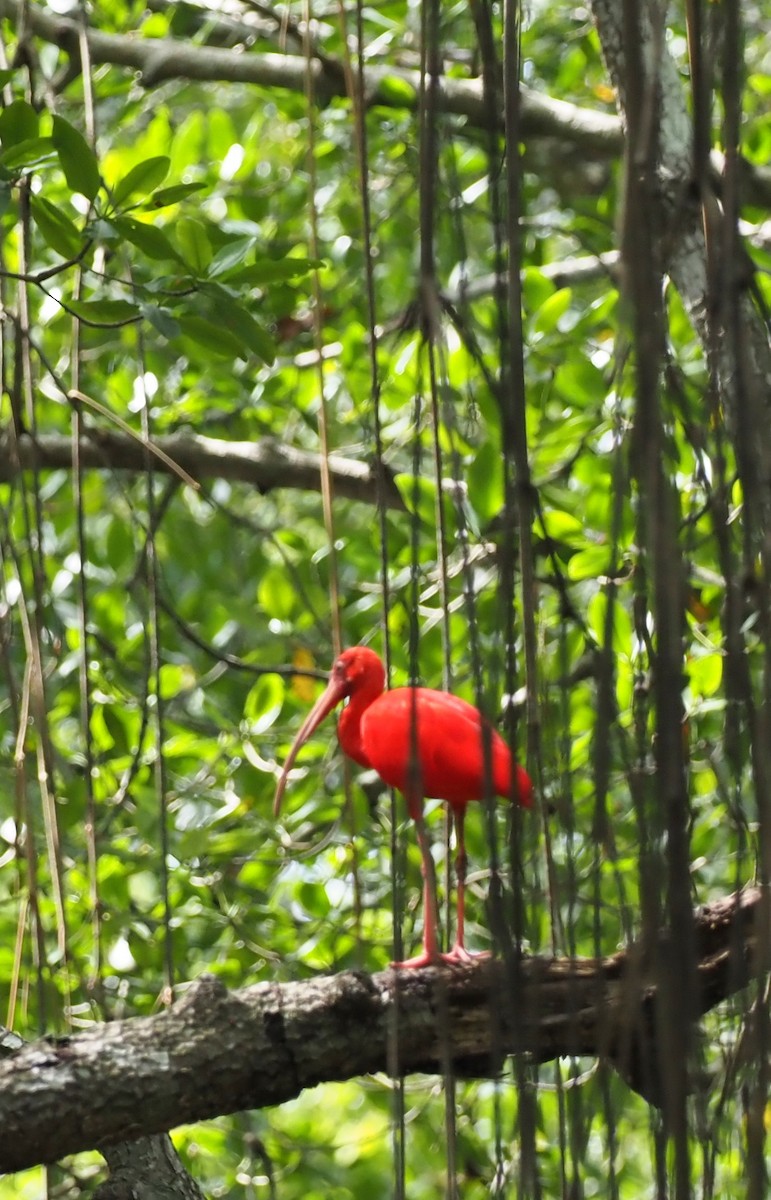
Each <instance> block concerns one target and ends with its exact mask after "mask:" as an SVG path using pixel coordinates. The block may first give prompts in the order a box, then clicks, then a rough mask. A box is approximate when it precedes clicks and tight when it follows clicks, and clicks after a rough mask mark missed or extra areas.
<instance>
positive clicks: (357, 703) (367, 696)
mask: <svg viewBox="0 0 771 1200" xmlns="http://www.w3.org/2000/svg"><path fill="white" fill-rule="evenodd" d="M382 690H383V689H382V687H380V688H378V687H377V686H375V687H367V686H366V685H365V686H362V687H361V689H360V690H358V691H356V692H354V693H353V695H352V696H351V698H350V700H349V701H348V703H347V704H346V706H345V708H344V709H343V711H342V712H341V714H340V720H339V721H338V723H337V736H338V739H339V741H340V745H341V746H342V748H343V750H344V752H345V753H346V754H347V755H348V757H349V758H352V759H353V761H354V762H357V763H359V765H360V766H362V767H369V766H371V763H370V761H369V759H368V757H367V752H366V750H365V749H364V745H363V742H362V727H361V723H362V719H363V717H364V714H365V713H366V711H367V709H368V708H369V706H370V704H372V702H373V701H374V700H377V698H378V696H380V695H381V694H382Z"/></svg>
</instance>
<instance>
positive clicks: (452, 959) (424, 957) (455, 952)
mask: <svg viewBox="0 0 771 1200" xmlns="http://www.w3.org/2000/svg"><path fill="white" fill-rule="evenodd" d="M489 957H490V953H489V951H487V950H481V951H478V952H475V953H473V954H472V953H471V951H469V950H467V949H466V947H465V946H459V945H458V944H457V942H456V944H455V945H454V946H453V948H452V950H449V951H448V952H447V953H446V954H443V953H442V952H441V951H439V950H435V951H433V953H432V952H430V951H428V950H423V952H422V953H421V954H416V955H415V957H414V958H406V959H405V960H404V961H403V962H392V963H391V966H392V967H393V969H394V970H395V971H415V970H418V969H419V968H420V967H440V966H443V965H444V966H448V967H458V966H465V965H466V964H467V963H472V962H476V961H477V960H478V959H480V958H489Z"/></svg>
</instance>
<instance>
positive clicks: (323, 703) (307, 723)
mask: <svg viewBox="0 0 771 1200" xmlns="http://www.w3.org/2000/svg"><path fill="white" fill-rule="evenodd" d="M384 687H385V668H384V667H383V664H382V662H381V661H380V659H379V658H378V656H377V654H375V651H374V650H370V649H369V647H367V646H351V647H350V648H349V649H348V650H343V652H342V654H340V655H338V657H337V658H336V659H335V662H334V664H333V666H332V670H331V671H330V673H329V683H328V684H327V686H326V688H325V689H324V691H323V692H322V693H321V695H320V696H319V698H318V700H317V701H316V703H315V704H314V706H313V708H312V709H311V711H310V712H309V713H308V715H307V717H306V718H305V720H304V721H303V723H302V725H301V726H300V730H299V732H298V734H297V737H296V738H295V740H294V741H293V743H292V746H291V749H290V751H289V754H288V755H287V757H286V761H285V763H284V766H283V768H282V771H281V774H280V775H279V779H278V784H277V786H276V795H275V799H274V801H273V815H274V816H276V817H277V816H278V814H279V812H280V810H281V800H282V797H283V795H284V790H285V788H286V783H287V779H288V777H289V772H290V771H291V769H292V767H293V765H294V761H295V759H296V758H297V754H298V751H299V750H300V748H301V746H302V745H303V743H304V742H306V741H307V740H308V738H309V737H310V736H311V734H312V733H313V732H314V730H315V729H316V728H317V727H318V726H319V725H320V724H321V722H322V721H323V720H324V718H325V717H326V716H328V714H329V713H331V712H332V709H333V708H336V707H337V705H338V704H340V703H341V701H343V700H345V699H347V697H349V696H352V695H353V693H354V692H357V693H361V694H362V695H366V696H367V697H368V698H371V699H373V700H374V698H375V697H376V696H379V695H380V693H381V692H382V690H383V688H384Z"/></svg>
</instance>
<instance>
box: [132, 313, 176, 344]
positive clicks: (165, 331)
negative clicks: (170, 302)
mask: <svg viewBox="0 0 771 1200" xmlns="http://www.w3.org/2000/svg"><path fill="white" fill-rule="evenodd" d="M141 309H142V316H143V317H144V318H145V320H146V321H149V322H150V324H151V325H152V327H153V329H157V330H158V333H160V335H161V337H165V338H168V340H169V341H171V339H172V338H175V337H179V334H180V332H181V331H180V325H179V321H176V320H175V319H174V317H172V315H171V313H170V312H169V311H168V309H166V308H161V307H159V306H158V305H155V304H142V305H141Z"/></svg>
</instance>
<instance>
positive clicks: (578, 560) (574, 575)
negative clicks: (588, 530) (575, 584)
mask: <svg viewBox="0 0 771 1200" xmlns="http://www.w3.org/2000/svg"><path fill="white" fill-rule="evenodd" d="M610 561H611V555H610V550H609V549H608V547H607V546H590V547H589V548H588V549H587V550H579V551H578V553H577V554H574V555H573V556H572V558H571V559H570V562H569V563H568V567H567V573H568V578H569V579H572V580H574V581H578V580H579V579H597V578H598V577H599V576H600V575H606V574H607V571H608V568H609V566H610Z"/></svg>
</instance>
